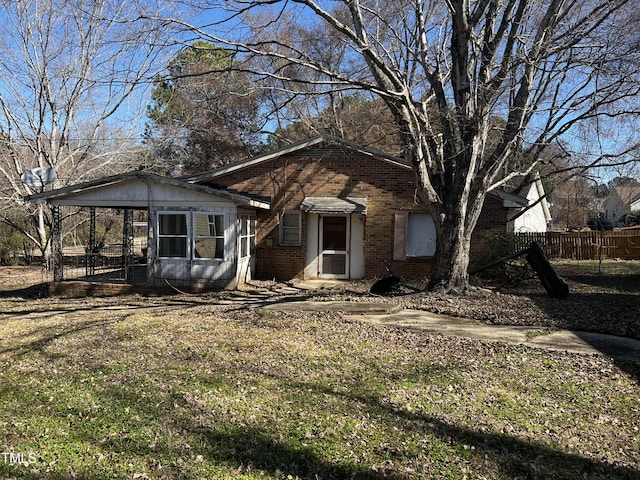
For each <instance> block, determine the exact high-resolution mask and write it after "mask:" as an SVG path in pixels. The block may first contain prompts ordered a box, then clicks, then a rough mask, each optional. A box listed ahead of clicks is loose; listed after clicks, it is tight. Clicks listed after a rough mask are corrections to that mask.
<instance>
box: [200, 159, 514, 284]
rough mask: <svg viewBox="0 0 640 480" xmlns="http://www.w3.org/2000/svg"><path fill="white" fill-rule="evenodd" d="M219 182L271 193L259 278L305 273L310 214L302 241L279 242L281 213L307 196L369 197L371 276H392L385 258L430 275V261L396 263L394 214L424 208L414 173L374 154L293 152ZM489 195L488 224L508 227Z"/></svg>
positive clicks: (405, 271) (261, 222) (396, 266)
mask: <svg viewBox="0 0 640 480" xmlns="http://www.w3.org/2000/svg"><path fill="white" fill-rule="evenodd" d="M212 183H215V184H216V185H220V186H224V187H228V188H232V189H236V190H238V191H240V192H245V193H252V194H257V195H264V196H268V197H271V210H270V211H268V212H265V211H259V212H258V216H257V222H258V226H257V233H258V234H257V236H256V243H257V249H256V270H257V275H258V277H259V278H273V277H275V278H281V279H287V278H294V277H302V276H303V273H304V267H305V264H306V258H305V257H306V245H305V238H306V231H307V224H306V221H307V218H306V217H307V216H306V215H302V235H301V238H302V245H300V246H280V245H279V244H278V240H279V239H278V214H280V213H282V212H284V211H299V209H300V205H301V203H302V201H303V200H304V198H305V197H314V196H315V197H324V196H326V197H341V198H344V197H366V198H367V199H368V202H367V213H366V221H365V251H364V257H365V276H366V277H374V276H382V275H385V274H386V269H385V266H384V261H385V260H386V261H389V262H390V265H391V268H392V270H393V272H394V273H396V274H398V275H403V276H408V277H415V276H423V275H428V274H429V273H430V269H431V262H430V260H429V259H409V260H405V261H391V259H392V258H393V242H394V213H395V212H397V211H424V207H421V206H420V205H417V204H416V203H415V202H414V197H415V181H414V175H413V172H412V171H411V170H410V169H407V168H403V167H401V166H398V165H397V164H393V163H390V162H387V161H384V160H380V159H376V158H372V157H368V156H358V155H356V156H348V155H344V154H331V153H328V152H323V154H322V155H319V156H317V157H311V156H296V155H288V156H283V157H279V158H275V159H273V160H269V161H265V162H262V163H259V164H256V165H252V166H249V167H247V168H244V169H241V170H236V171H232V172H230V173H228V174H225V175H224V176H221V177H216V178H215V179H214V180H212ZM493 200H495V199H489V198H488V202H487V203H488V205H487V206H488V209H487V213H488V215H489V218H484V216H483V219H482V220H481V221H482V225H483V228H490V229H493V228H496V229H500V228H501V229H502V231H504V230H505V228H506V216H505V213H504V209H502V208H501V202H500V201H498V200H495V202H497V203H495V202H493Z"/></svg>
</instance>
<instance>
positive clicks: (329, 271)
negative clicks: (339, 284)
mask: <svg viewBox="0 0 640 480" xmlns="http://www.w3.org/2000/svg"><path fill="white" fill-rule="evenodd" d="M348 220H349V218H348V217H347V216H343V215H340V216H338V215H326V216H321V217H320V232H319V233H320V238H319V240H320V245H319V247H320V248H319V251H320V255H319V257H320V264H319V269H320V271H319V276H320V277H322V278H349V250H348V245H349V221H348Z"/></svg>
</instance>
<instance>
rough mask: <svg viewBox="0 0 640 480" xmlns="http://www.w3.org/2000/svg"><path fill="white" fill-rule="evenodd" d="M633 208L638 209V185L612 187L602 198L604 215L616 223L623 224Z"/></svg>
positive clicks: (639, 192)
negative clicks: (603, 198) (605, 196)
mask: <svg viewBox="0 0 640 480" xmlns="http://www.w3.org/2000/svg"><path fill="white" fill-rule="evenodd" d="M633 210H640V185H633V186H626V187H614V188H612V189H611V191H610V192H609V194H608V195H607V198H605V200H604V205H603V211H604V217H605V218H606V219H608V220H611V221H612V222H613V223H614V224H616V225H623V224H624V217H625V216H626V215H627V214H628V213H629V212H631V211H633Z"/></svg>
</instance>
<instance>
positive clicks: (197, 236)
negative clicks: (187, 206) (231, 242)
mask: <svg viewBox="0 0 640 480" xmlns="http://www.w3.org/2000/svg"><path fill="white" fill-rule="evenodd" d="M196 217H207V219H206V222H207V227H208V232H207V234H202V233H199V232H197V231H196V228H197V222H196ZM209 217H213V221H212V220H211V218H209ZM218 217H219V218H221V221H222V231H218V229H217V226H218V224H217V218H218ZM191 218H192V222H191V225H192V226H193V231H192V233H193V235H192V236H193V248H192V250H191V251H192V252H193V259H194V260H224V252H225V245H224V244H225V238H224V231H225V225H224V215H223V214H220V213H215V212H192V217H191ZM212 227H213V234H211V228H212ZM207 240H215V243H214V245H215V246H214V249H213V256H200V255H201V251H206V248H205V249H198V246H197V243H198V241H207ZM218 242H222V256H217V255H216V253H217V252H218V250H219V249H218Z"/></svg>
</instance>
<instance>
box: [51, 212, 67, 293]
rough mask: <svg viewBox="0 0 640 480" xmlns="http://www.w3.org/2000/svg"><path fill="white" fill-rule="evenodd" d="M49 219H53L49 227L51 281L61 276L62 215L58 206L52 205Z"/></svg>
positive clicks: (59, 279) (57, 280)
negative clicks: (50, 227) (51, 225)
mask: <svg viewBox="0 0 640 480" xmlns="http://www.w3.org/2000/svg"><path fill="white" fill-rule="evenodd" d="M51 217H52V218H51V219H52V220H53V222H52V223H53V228H52V229H51V254H52V260H53V281H54V282H60V281H61V280H62V279H63V277H64V274H63V261H62V234H61V230H62V216H61V214H60V206H59V205H53V206H52V208H51Z"/></svg>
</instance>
